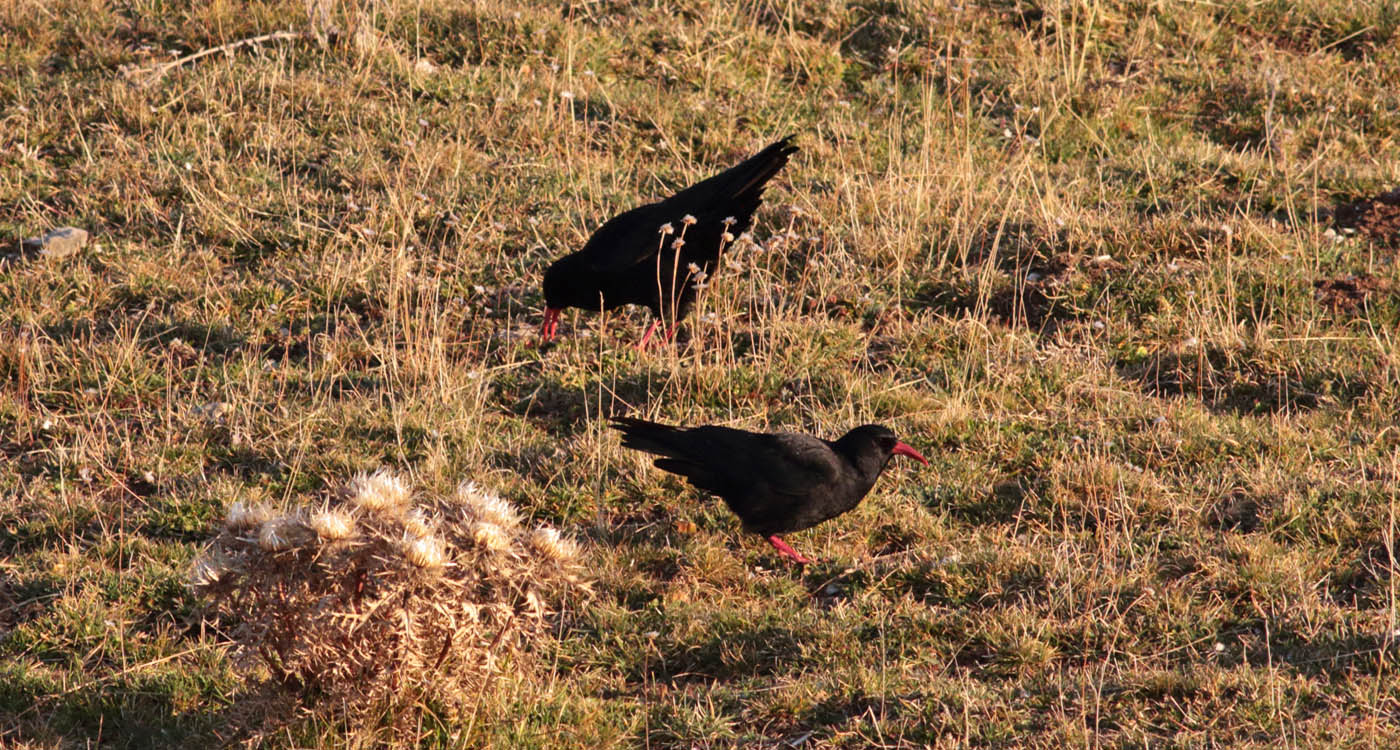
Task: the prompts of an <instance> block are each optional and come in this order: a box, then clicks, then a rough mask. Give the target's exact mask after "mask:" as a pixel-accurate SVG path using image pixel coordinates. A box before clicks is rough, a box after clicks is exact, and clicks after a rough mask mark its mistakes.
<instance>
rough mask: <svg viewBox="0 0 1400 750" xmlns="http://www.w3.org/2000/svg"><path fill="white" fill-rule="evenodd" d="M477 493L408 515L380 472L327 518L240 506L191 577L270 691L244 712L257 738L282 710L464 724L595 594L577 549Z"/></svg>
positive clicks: (434, 500) (242, 659) (402, 495)
mask: <svg viewBox="0 0 1400 750" xmlns="http://www.w3.org/2000/svg"><path fill="white" fill-rule="evenodd" d="M468 486H469V487H470V492H465V491H464V492H462V493H459V494H458V495H456V496H455V497H450V498H441V497H434V496H431V495H420V497H419V500H418V502H417V504H410V498H411V497H412V492H411V488H410V487H409V485H408V483H407V482H405V481H404V480H403V479H402V478H400V477H399V476H397V475H395V474H393V473H391V472H387V471H383V470H381V471H379V472H376V473H374V474H372V475H360V476H357V477H355V478H354V479H353V480H352V481H351V482H350V483H349V486H348V487H347V488H346V492H345V493H344V499H343V501H340V502H338V503H332V504H329V505H325V506H322V507H320V508H319V509H315V510H303V509H297V510H293V511H290V512H288V513H285V514H281V515H274V514H272V513H270V512H268V511H266V510H264V509H257V510H254V509H253V508H251V507H250V506H247V505H244V504H241V503H235V504H234V505H233V506H232V507H231V508H230V511H229V515H228V519H227V521H226V523H225V526H224V529H223V531H222V533H220V534H219V536H218V537H216V538H215V539H214V541H213V543H212V544H211V545H210V546H209V549H208V550H207V551H206V553H205V554H204V555H203V556H201V557H200V558H199V559H198V560H196V562H195V563H194V566H193V568H192V570H191V573H190V580H191V584H192V586H193V588H194V589H195V590H196V591H197V592H198V593H201V594H203V595H205V596H206V597H207V598H208V600H209V607H210V609H211V610H212V612H211V614H212V615H213V617H214V618H215V619H216V620H218V621H221V622H224V623H228V624H229V626H230V627H231V631H230V632H231V634H232V639H233V642H234V645H235V651H236V652H237V659H236V662H237V663H238V664H239V665H240V667H241V668H242V669H243V670H244V671H245V674H250V675H256V676H260V677H262V678H263V679H262V680H261V684H258V685H257V689H255V690H253V691H251V692H250V693H248V696H249V698H248V706H247V707H248V708H250V709H252V710H248V711H243V712H241V713H243V714H245V715H258V717H259V718H258V719H256V720H255V722H250V723H256V724H257V725H259V726H250V727H249V728H250V729H255V730H262V731H266V730H267V729H269V728H270V727H273V726H276V725H277V724H278V723H280V721H281V720H285V719H286V718H287V717H286V716H285V714H282V715H280V716H279V715H276V712H273V713H274V715H273V716H272V717H271V718H268V717H267V716H266V714H267V713H268V706H269V705H270V703H269V701H268V699H269V698H277V699H279V700H281V701H282V702H283V703H286V702H287V699H288V698H291V697H297V698H299V702H300V703H301V706H302V708H303V709H304V710H306V711H308V712H309V713H311V714H312V715H316V716H320V717H322V718H330V719H340V718H352V719H364V718H371V719H375V718H380V719H382V717H390V718H391V719H392V720H393V721H394V722H395V723H398V722H402V721H407V720H411V719H412V718H413V717H415V716H417V715H418V713H417V709H418V707H421V706H432V707H433V709H434V710H435V711H441V712H444V713H445V714H446V715H447V716H448V717H453V716H458V715H460V714H461V713H462V712H463V710H464V709H467V708H468V707H470V706H471V705H473V704H474V703H475V701H476V700H477V699H478V698H479V697H480V696H481V694H482V691H483V690H485V689H487V688H488V686H489V683H490V678H491V676H492V675H493V674H495V673H496V672H497V671H498V670H499V669H500V668H501V666H502V665H503V664H505V663H509V662H515V661H518V657H519V656H520V655H522V654H523V653H525V652H526V651H528V650H529V648H530V646H531V644H532V643H533V642H534V641H536V639H538V638H540V637H541V636H542V635H543V634H544V632H545V627H546V624H547V622H548V621H549V616H550V615H551V614H553V613H556V612H558V611H560V609H561V608H562V607H563V606H564V604H565V602H566V601H568V598H569V597H572V596H577V595H579V594H581V593H583V592H586V590H587V585H586V584H585V583H584V582H583V581H582V580H581V579H580V576H579V553H578V548H577V546H576V545H575V544H574V543H573V542H572V541H570V540H568V539H567V538H565V537H563V536H561V535H560V534H559V532H557V531H555V530H554V529H552V528H549V527H546V526H538V525H536V526H531V525H527V524H521V523H520V521H519V517H518V515H517V514H516V513H515V511H514V509H512V508H511V507H510V505H509V503H507V502H506V501H504V500H502V499H501V498H500V497H498V496H496V495H494V494H492V493H490V492H488V491H486V490H484V489H482V488H480V487H478V486H476V485H464V488H466V487H468ZM463 497H470V498H471V502H463V501H462V498H463ZM488 516H489V517H490V518H491V519H493V520H484V518H485V517H488ZM254 518H258V519H261V522H260V524H258V525H257V526H253V524H252V522H251V519H254ZM504 521H509V523H508V524H507V523H503V522H504ZM256 682H257V678H256V677H255V683H256Z"/></svg>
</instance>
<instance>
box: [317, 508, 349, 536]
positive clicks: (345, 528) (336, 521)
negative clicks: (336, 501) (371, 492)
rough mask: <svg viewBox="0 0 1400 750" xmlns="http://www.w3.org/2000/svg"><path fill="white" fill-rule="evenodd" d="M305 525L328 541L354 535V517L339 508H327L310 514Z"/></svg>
mask: <svg viewBox="0 0 1400 750" xmlns="http://www.w3.org/2000/svg"><path fill="white" fill-rule="evenodd" d="M306 525H307V526H308V527H310V528H311V530H312V531H314V532H316V536H318V537H321V538H322V539H325V540H326V541H328V542H338V541H340V540H342V539H349V538H350V537H352V536H354V535H355V517H354V516H352V515H350V514H349V513H347V512H345V511H344V510H341V509H339V508H334V509H332V508H327V509H324V510H321V511H318V512H316V513H313V514H311V517H310V518H308V519H307V521H306Z"/></svg>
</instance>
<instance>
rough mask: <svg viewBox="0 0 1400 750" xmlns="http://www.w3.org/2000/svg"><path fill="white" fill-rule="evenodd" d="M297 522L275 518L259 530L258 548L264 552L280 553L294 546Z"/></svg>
mask: <svg viewBox="0 0 1400 750" xmlns="http://www.w3.org/2000/svg"><path fill="white" fill-rule="evenodd" d="M295 524H296V522H295V521H293V520H291V519H290V518H274V519H272V520H270V521H268V522H266V523H264V524H263V525H262V528H261V529H258V546H259V547H261V548H262V550H263V551H264V552H278V551H281V550H284V549H286V548H288V547H290V546H292V533H293V532H294V531H295V530H296V528H295Z"/></svg>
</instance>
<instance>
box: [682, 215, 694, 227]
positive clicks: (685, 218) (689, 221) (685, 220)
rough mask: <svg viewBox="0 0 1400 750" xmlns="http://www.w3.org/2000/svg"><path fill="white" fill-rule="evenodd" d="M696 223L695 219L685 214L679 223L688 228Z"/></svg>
mask: <svg viewBox="0 0 1400 750" xmlns="http://www.w3.org/2000/svg"><path fill="white" fill-rule="evenodd" d="M696 221H697V219H696V218H695V217H694V216H691V215H690V214H686V215H685V216H683V217H681V223H682V224H684V225H686V226H690V225H692V224H694V223H695V222H696Z"/></svg>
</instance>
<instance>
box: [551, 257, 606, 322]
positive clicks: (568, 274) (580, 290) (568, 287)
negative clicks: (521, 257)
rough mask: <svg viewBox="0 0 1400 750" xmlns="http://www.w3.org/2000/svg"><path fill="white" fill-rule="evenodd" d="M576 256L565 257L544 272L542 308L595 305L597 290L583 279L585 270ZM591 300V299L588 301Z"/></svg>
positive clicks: (587, 280)
mask: <svg viewBox="0 0 1400 750" xmlns="http://www.w3.org/2000/svg"><path fill="white" fill-rule="evenodd" d="M579 261H580V258H579V257H578V256H577V255H566V256H564V257H562V258H560V259H559V260H556V261H554V263H553V264H551V265H550V267H549V268H547V269H545V272H544V306H545V307H552V308H555V309H563V308H565V307H583V308H587V307H590V306H593V305H596V304H597V299H596V297H597V295H598V293H597V290H590V288H589V287H591V286H592V285H591V284H590V283H589V279H587V278H585V276H587V275H588V274H586V273H585V270H586V269H585V268H584V266H583V264H582V263H580V262H579ZM589 298H592V299H589Z"/></svg>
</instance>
